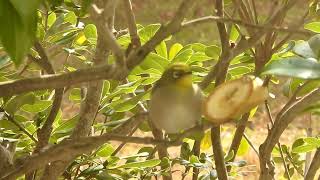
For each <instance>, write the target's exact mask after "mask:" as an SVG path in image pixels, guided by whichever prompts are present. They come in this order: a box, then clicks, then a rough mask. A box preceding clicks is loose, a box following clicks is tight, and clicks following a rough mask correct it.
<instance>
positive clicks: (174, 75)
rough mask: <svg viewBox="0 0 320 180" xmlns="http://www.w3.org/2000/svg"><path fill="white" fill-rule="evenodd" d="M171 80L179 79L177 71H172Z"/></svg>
mask: <svg viewBox="0 0 320 180" xmlns="http://www.w3.org/2000/svg"><path fill="white" fill-rule="evenodd" d="M172 75H173V78H175V79H177V78H179V77H180V72H178V71H173V74H172Z"/></svg>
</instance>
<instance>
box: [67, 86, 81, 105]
mask: <svg viewBox="0 0 320 180" xmlns="http://www.w3.org/2000/svg"><path fill="white" fill-rule="evenodd" d="M69 100H71V101H77V102H78V101H81V89H80V88H73V89H72V90H71V92H70V94H69Z"/></svg>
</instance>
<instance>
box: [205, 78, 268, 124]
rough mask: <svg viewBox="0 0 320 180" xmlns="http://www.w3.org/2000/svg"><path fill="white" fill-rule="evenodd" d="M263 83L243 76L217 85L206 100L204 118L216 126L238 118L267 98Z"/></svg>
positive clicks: (257, 79) (266, 90)
mask: <svg viewBox="0 0 320 180" xmlns="http://www.w3.org/2000/svg"><path fill="white" fill-rule="evenodd" d="M262 85H263V81H262V80H261V79H259V78H257V77H253V76H243V77H241V78H239V79H235V80H231V81H228V82H225V83H223V84H221V85H219V86H218V87H217V88H216V89H215V90H214V91H213V92H212V93H211V94H210V95H209V96H208V98H207V99H206V102H205V107H204V115H205V117H206V118H207V119H208V120H209V121H211V122H213V123H217V124H221V123H224V122H226V121H229V120H232V119H236V118H239V117H240V116H241V115H242V114H244V113H246V112H248V111H250V110H251V109H252V108H254V107H255V106H257V105H259V104H260V103H262V102H263V101H264V100H265V99H266V98H267V97H268V89H267V87H264V86H262Z"/></svg>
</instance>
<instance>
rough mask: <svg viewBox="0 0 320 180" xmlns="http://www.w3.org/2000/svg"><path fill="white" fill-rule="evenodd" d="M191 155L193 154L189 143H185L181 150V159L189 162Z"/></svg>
mask: <svg viewBox="0 0 320 180" xmlns="http://www.w3.org/2000/svg"><path fill="white" fill-rule="evenodd" d="M191 154H192V152H191V148H190V145H189V143H187V142H183V143H182V145H181V148H180V157H181V158H182V159H184V160H189V157H190V155H191Z"/></svg>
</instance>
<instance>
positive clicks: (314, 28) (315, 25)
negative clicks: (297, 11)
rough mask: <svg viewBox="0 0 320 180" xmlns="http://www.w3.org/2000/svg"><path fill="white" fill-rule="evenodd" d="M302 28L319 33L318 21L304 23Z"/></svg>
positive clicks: (319, 25)
mask: <svg viewBox="0 0 320 180" xmlns="http://www.w3.org/2000/svg"><path fill="white" fill-rule="evenodd" d="M304 28H305V29H307V30H310V31H313V32H316V33H320V22H311V23H308V24H305V25H304Z"/></svg>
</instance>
